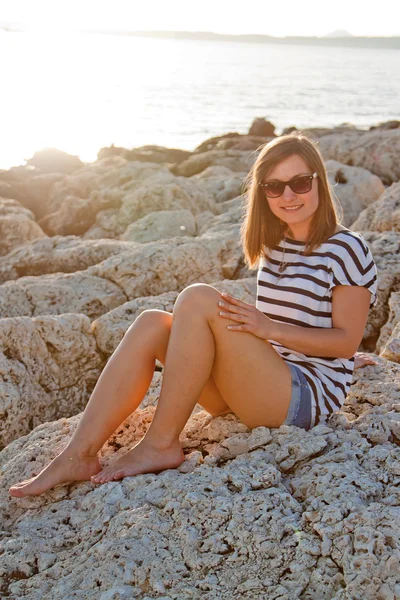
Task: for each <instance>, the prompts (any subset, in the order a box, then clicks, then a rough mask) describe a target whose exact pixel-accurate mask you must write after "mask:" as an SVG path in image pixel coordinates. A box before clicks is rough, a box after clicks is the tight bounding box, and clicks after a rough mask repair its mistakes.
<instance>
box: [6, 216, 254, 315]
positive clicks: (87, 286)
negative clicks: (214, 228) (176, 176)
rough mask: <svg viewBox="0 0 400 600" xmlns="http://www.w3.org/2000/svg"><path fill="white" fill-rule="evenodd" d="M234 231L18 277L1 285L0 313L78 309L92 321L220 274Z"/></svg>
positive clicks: (231, 252)
mask: <svg viewBox="0 0 400 600" xmlns="http://www.w3.org/2000/svg"><path fill="white" fill-rule="evenodd" d="M237 238H238V226H236V229H232V228H231V229H229V230H226V231H221V232H219V234H214V235H212V236H208V235H207V234H205V235H203V236H201V237H198V238H188V237H184V238H173V239H170V240H163V241H160V242H151V243H148V244H140V245H138V244H135V243H134V242H125V243H127V244H128V243H129V244H130V250H127V251H125V252H121V253H119V254H116V255H114V256H110V257H109V258H108V259H106V260H104V261H102V262H101V263H99V264H98V265H94V266H92V267H89V268H88V269H86V270H84V271H78V272H76V273H71V274H51V275H42V276H38V277H33V276H32V277H21V278H20V279H18V280H17V281H8V282H6V283H4V284H3V285H2V286H0V317H1V318H4V317H13V316H20V315H26V316H36V315H39V314H62V313H64V312H77V313H83V314H86V315H88V316H89V317H90V318H92V319H96V318H97V317H99V316H100V315H102V314H104V313H106V312H108V311H110V310H112V309H113V308H116V306H119V305H120V304H123V303H124V302H126V301H127V300H131V299H133V298H137V297H138V296H155V295H158V294H161V293H163V292H165V291H167V290H178V291H180V290H181V289H183V288H184V287H186V286H187V285H189V284H190V283H194V282H196V281H202V282H204V283H209V282H212V281H218V280H220V279H222V278H224V277H225V276H226V275H225V274H224V266H225V265H226V264H227V263H229V262H230V261H232V260H236V262H238V263H239V261H240V258H241V256H242V251H241V249H240V248H239V246H238V244H237Z"/></svg>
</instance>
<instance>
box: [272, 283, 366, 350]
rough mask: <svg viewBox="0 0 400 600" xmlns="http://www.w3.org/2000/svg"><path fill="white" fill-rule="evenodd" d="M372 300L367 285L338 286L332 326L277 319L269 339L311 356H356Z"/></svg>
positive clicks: (333, 298)
mask: <svg viewBox="0 0 400 600" xmlns="http://www.w3.org/2000/svg"><path fill="white" fill-rule="evenodd" d="M370 299H371V293H370V292H369V291H368V290H367V289H366V288H364V287H361V286H349V285H338V286H336V287H334V288H333V291H332V325H333V328H332V329H325V328H318V329H312V328H310V327H300V326H297V325H289V324H288V323H277V322H274V329H275V330H273V332H272V333H273V335H271V336H270V338H269V339H272V340H274V341H276V342H280V343H281V344H283V345H284V346H286V348H290V349H291V350H296V351H297V352H301V353H302V354H308V355H310V356H321V357H323V356H326V357H337V358H352V357H353V356H354V354H355V353H356V352H357V349H358V346H359V345H360V343H361V340H362V337H363V333H364V329H365V325H366V322H367V317H368V310H369V304H370Z"/></svg>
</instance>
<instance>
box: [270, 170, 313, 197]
mask: <svg viewBox="0 0 400 600" xmlns="http://www.w3.org/2000/svg"><path fill="white" fill-rule="evenodd" d="M306 177H307V178H309V179H310V181H311V185H310V189H309V190H307V191H306V192H296V190H294V189H293V188H292V185H291V184H292V183H293V181H295V180H296V179H304V178H306ZM316 177H318V173H317V172H315V173H313V174H312V175H296V177H292V179H289V181H280V180H279V179H277V180H275V181H270V182H268V183H260V186H261V187H263V188H264V193H265V195H266V196H268V194H267V190H266V189H265V188H266V187H267V186H268V185H269V184H270V183H280V184H284V186H283V190H282V192H281V193H280V194H278V196H268V198H280V196H282V194H283V193H284V191H285V189H286V186H287V185H288V186H289V187H290V189H291V190H292V192H294V193H295V194H307V192H309V191H310V190H311V188H312V180H313V179H315V178H316Z"/></svg>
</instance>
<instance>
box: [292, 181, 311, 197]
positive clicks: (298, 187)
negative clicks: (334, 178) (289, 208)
mask: <svg viewBox="0 0 400 600" xmlns="http://www.w3.org/2000/svg"><path fill="white" fill-rule="evenodd" d="M311 182H312V180H311V178H310V177H296V179H293V181H292V184H291V186H290V187H291V188H292V190H293V191H294V192H295V194H305V193H306V192H309V191H310V190H311V185H312V183H311Z"/></svg>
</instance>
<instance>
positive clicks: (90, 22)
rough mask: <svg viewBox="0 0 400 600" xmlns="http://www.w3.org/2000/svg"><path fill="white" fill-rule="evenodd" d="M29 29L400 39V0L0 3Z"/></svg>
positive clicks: (1, 13)
mask: <svg viewBox="0 0 400 600" xmlns="http://www.w3.org/2000/svg"><path fill="white" fill-rule="evenodd" d="M8 23H12V24H20V25H22V26H23V27H24V28H30V29H37V28H40V29H49V28H50V29H60V30H69V29H78V30H82V29H83V30H88V29H89V30H105V29H106V30H124V31H139V30H143V31H145V30H169V31H171V30H174V31H212V32H214V33H232V34H241V33H242V34H243V33H249V34H264V35H273V36H276V37H283V36H286V35H300V36H323V35H326V34H327V33H330V32H332V31H334V30H336V29H341V30H343V29H344V30H346V31H348V32H349V33H351V34H352V35H357V36H391V35H400V2H399V0H379V2H370V3H367V2H365V0H352V1H350V2H349V0H335V2H322V0H303V1H302V0H275V1H273V0H272V1H271V0H270V1H268V0H245V1H243V0H241V1H239V0H201V1H200V2H195V1H194V0H148V1H147V2H146V0H0V24H2V25H4V24H8Z"/></svg>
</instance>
